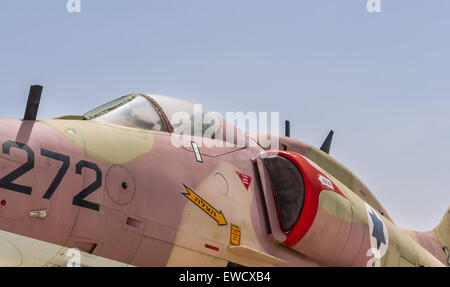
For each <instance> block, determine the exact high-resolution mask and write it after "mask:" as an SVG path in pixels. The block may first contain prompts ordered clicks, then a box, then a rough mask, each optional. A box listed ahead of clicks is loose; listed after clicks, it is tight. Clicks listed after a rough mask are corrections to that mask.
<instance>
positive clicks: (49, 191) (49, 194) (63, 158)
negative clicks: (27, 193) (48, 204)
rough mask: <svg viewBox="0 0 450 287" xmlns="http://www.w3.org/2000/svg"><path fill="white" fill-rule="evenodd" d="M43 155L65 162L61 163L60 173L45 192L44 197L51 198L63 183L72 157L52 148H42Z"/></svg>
mask: <svg viewBox="0 0 450 287" xmlns="http://www.w3.org/2000/svg"><path fill="white" fill-rule="evenodd" d="M41 155H42V156H45V157H48V158H51V159H55V160H58V161H61V162H62V163H63V164H62V165H61V168H60V169H59V171H58V173H57V174H56V176H55V178H54V179H53V181H52V183H51V184H50V186H49V187H48V189H47V191H46V192H45V194H44V196H43V197H42V198H45V199H50V198H51V197H52V195H53V193H54V192H55V190H56V189H57V188H58V185H59V184H60V183H61V180H62V179H63V177H64V175H66V172H67V170H68V169H69V166H70V158H69V156H67V155H64V154H61V153H57V152H54V151H51V150H47V149H44V148H41Z"/></svg>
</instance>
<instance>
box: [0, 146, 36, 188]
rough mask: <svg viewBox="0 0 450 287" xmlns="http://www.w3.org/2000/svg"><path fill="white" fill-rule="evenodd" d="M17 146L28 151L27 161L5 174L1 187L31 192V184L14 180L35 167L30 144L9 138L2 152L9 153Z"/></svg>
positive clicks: (0, 182) (0, 181)
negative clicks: (21, 183) (23, 183)
mask: <svg viewBox="0 0 450 287" xmlns="http://www.w3.org/2000/svg"><path fill="white" fill-rule="evenodd" d="M13 147H14V148H17V149H21V150H24V151H26V153H27V162H26V163H24V164H22V165H21V166H19V167H18V168H16V169H15V170H13V171H12V172H10V173H9V174H7V175H6V176H4V177H3V178H2V179H1V180H0V188H5V189H9V190H12V191H16V192H20V193H24V194H28V195H30V194H31V186H24V185H20V184H16V183H13V181H14V180H16V179H18V178H19V177H21V176H22V175H24V174H25V173H27V172H28V171H30V170H32V169H33V168H34V152H33V151H32V150H31V148H30V147H29V146H27V145H26V144H23V143H19V142H16V141H12V140H8V141H6V142H5V143H3V145H2V152H3V153H4V154H9V152H10V150H11V148H13Z"/></svg>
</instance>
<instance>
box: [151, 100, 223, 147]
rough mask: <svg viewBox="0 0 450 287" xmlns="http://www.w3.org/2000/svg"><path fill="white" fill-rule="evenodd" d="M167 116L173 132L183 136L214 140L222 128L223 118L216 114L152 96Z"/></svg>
mask: <svg viewBox="0 0 450 287" xmlns="http://www.w3.org/2000/svg"><path fill="white" fill-rule="evenodd" d="M151 97H152V99H154V100H155V101H156V102H157V103H158V105H160V106H161V108H162V110H163V111H164V113H165V114H166V116H167V119H168V120H169V122H170V124H171V125H172V127H173V132H174V133H177V134H183V135H195V136H200V137H207V138H214V137H215V136H217V135H216V133H217V132H218V131H219V129H220V127H221V123H222V122H221V117H220V116H219V115H218V114H217V113H214V112H210V111H208V110H206V109H204V108H203V107H202V106H201V105H194V104H192V103H190V102H186V101H183V100H179V99H175V98H171V97H167V96H161V95H151Z"/></svg>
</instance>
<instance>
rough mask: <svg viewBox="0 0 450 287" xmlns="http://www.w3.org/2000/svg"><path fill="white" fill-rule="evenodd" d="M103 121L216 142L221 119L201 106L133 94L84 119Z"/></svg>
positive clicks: (84, 116) (88, 113)
mask: <svg viewBox="0 0 450 287" xmlns="http://www.w3.org/2000/svg"><path fill="white" fill-rule="evenodd" d="M83 120H92V121H101V122H107V123H112V124H116V125H122V126H126V127H131V128H139V129H145V130H154V131H168V132H174V133H178V134H184V135H195V136H202V137H209V138H214V136H215V134H216V133H217V132H218V131H219V130H220V128H221V123H222V119H221V117H220V116H219V115H218V114H217V113H212V112H209V111H207V110H205V109H202V108H201V106H200V105H194V104H192V103H189V102H186V101H183V100H179V99H175V98H171V97H167V96H160V95H143V94H134V95H127V96H123V97H120V98H118V99H116V100H113V101H111V102H109V103H106V104H104V105H101V106H99V107H97V108H95V109H93V110H90V111H89V112H87V113H85V114H84V115H83Z"/></svg>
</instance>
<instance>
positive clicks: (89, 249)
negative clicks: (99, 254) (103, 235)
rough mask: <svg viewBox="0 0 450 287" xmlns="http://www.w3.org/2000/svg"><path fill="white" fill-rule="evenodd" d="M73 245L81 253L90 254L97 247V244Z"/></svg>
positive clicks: (80, 243)
mask: <svg viewBox="0 0 450 287" xmlns="http://www.w3.org/2000/svg"><path fill="white" fill-rule="evenodd" d="M75 245H76V246H77V247H78V249H80V250H81V251H83V252H86V253H89V254H92V253H93V252H94V250H95V248H96V247H97V243H93V242H76V243H75Z"/></svg>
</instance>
